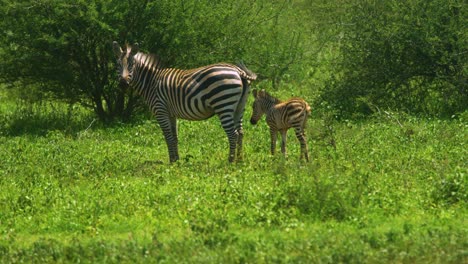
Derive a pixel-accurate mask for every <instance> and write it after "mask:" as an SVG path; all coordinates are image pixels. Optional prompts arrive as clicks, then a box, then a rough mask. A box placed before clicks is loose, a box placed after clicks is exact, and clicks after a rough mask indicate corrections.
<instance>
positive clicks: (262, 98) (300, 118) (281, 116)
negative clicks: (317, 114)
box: [250, 90, 311, 161]
mask: <svg viewBox="0 0 468 264" xmlns="http://www.w3.org/2000/svg"><path fill="white" fill-rule="evenodd" d="M253 96H254V98H255V101H254V102H253V112H252V118H251V119H250V123H251V124H253V125H255V124H257V122H258V120H259V119H260V118H261V117H262V116H263V114H266V122H267V124H268V126H269V127H270V135H271V154H272V155H274V154H275V149H276V140H277V135H278V132H281V137H282V141H281V152H282V153H283V154H284V155H285V156H286V133H287V131H288V129H289V128H294V131H295V133H296V137H297V139H298V140H299V142H300V144H301V154H300V159H302V158H303V157H305V159H306V161H309V152H308V148H307V141H306V137H305V131H304V130H305V126H306V123H307V118H308V116H309V115H310V111H311V110H310V106H309V105H308V104H307V102H306V101H304V100H303V99H301V98H299V97H294V98H290V99H288V100H286V101H281V100H279V99H278V98H275V97H273V96H271V95H270V94H268V93H267V92H266V91H265V90H261V91H257V90H253Z"/></svg>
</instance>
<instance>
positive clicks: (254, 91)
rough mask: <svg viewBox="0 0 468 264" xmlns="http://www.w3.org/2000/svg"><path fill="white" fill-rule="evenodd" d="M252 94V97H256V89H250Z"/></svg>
mask: <svg viewBox="0 0 468 264" xmlns="http://www.w3.org/2000/svg"><path fill="white" fill-rule="evenodd" d="M252 94H253V96H254V98H257V90H256V89H254V90H252Z"/></svg>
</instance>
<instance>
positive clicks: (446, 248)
mask: <svg viewBox="0 0 468 264" xmlns="http://www.w3.org/2000/svg"><path fill="white" fill-rule="evenodd" d="M250 111H251V109H250V108H248V109H247V113H246V119H247V120H248V118H250ZM464 117H466V115H464ZM467 128H468V119H467V118H463V117H456V118H453V119H451V120H437V119H427V118H426V119H422V118H414V117H411V116H406V115H403V114H394V113H393V114H392V113H382V114H380V115H376V116H374V117H372V118H370V119H368V120H366V121H339V122H338V121H335V120H333V119H331V118H327V117H326V116H322V117H320V116H318V115H314V116H313V117H312V118H311V119H310V120H309V124H308V128H307V135H308V142H309V148H310V152H311V156H312V161H311V162H310V163H304V162H300V161H299V160H298V155H299V144H298V143H297V141H296V139H295V138H294V134H293V133H292V131H290V132H291V133H290V134H289V138H288V140H289V142H288V153H289V156H288V158H284V157H282V156H281V155H276V156H274V157H272V156H270V155H269V134H268V128H267V126H266V124H265V122H264V121H262V122H261V123H260V124H259V125H258V126H257V127H252V126H251V125H250V124H249V123H248V122H245V145H244V150H245V154H244V161H243V162H242V163H237V164H228V162H227V152H228V148H227V139H226V137H225V135H224V132H223V131H222V129H221V127H220V125H219V121H218V120H217V119H215V118H214V119H210V120H209V121H204V122H187V121H180V122H179V133H180V140H179V141H180V156H181V160H180V162H178V163H176V164H168V154H167V149H166V145H165V143H164V140H163V136H162V133H161V131H160V129H159V127H158V126H157V124H156V123H155V121H153V120H151V121H140V122H137V123H133V124H114V125H112V126H103V125H101V124H99V122H94V121H93V117H92V116H89V115H88V114H87V113H86V112H84V111H82V110H81V109H67V108H66V107H61V106H58V105H56V104H44V105H42V106H37V107H35V108H34V107H32V108H31V109H22V110H21V109H19V107H18V106H17V105H15V104H14V103H3V104H1V105H0V148H1V149H0V190H1V192H0V262H2V263H24V262H34V263H46V262H59V263H63V262H72V263H78V262H79V263H101V262H106V263H134V262H144V263H154V262H158V263H272V262H273V263H288V262H293V263H389V262H390V263H467V262H468V229H467V227H468V222H467V216H468V214H467V198H468V197H467V193H468V192H467V179H466V177H467V172H468V158H467V157H468V151H467V149H468V144H467V143H468V133H467Z"/></svg>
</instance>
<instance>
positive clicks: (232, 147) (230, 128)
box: [219, 112, 239, 162]
mask: <svg viewBox="0 0 468 264" xmlns="http://www.w3.org/2000/svg"><path fill="white" fill-rule="evenodd" d="M219 119H220V120H221V126H222V127H223V129H224V132H226V135H227V137H228V141H229V158H228V160H229V162H233V161H234V158H235V154H236V145H237V142H238V138H239V137H238V132H237V131H236V129H235V125H234V121H233V115H232V112H231V114H226V113H225V114H220V115H219Z"/></svg>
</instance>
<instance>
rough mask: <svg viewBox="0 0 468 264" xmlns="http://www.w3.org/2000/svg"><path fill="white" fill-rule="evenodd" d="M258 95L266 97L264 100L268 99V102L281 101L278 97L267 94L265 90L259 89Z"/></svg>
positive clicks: (276, 102) (277, 102) (275, 102)
mask: <svg viewBox="0 0 468 264" xmlns="http://www.w3.org/2000/svg"><path fill="white" fill-rule="evenodd" d="M258 95H259V97H261V98H264V99H266V100H268V101H270V102H272V103H274V104H279V103H281V100H280V99H278V98H276V97H274V96H273V95H271V94H269V93H268V92H267V91H265V90H261V91H260V93H259V94H258Z"/></svg>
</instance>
